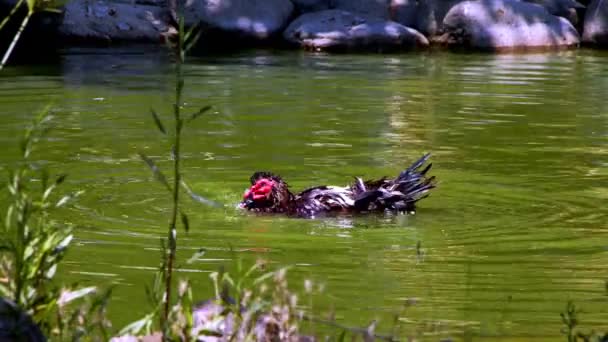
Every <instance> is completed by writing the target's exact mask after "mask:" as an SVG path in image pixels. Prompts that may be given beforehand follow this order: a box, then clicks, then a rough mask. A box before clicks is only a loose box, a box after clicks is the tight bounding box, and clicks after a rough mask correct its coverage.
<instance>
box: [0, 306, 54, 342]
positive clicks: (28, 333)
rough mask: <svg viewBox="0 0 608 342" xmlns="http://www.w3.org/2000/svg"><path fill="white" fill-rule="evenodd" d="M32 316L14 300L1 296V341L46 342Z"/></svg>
mask: <svg viewBox="0 0 608 342" xmlns="http://www.w3.org/2000/svg"><path fill="white" fill-rule="evenodd" d="M46 340H47V339H46V337H44V335H43V334H42V331H41V330H40V328H39V327H38V326H37V325H36V323H34V321H32V318H31V317H30V316H28V315H27V314H26V313H25V312H23V311H22V310H21V309H19V308H18V307H17V305H15V303H13V302H12V301H10V300H8V299H5V298H2V297H0V341H24V342H46Z"/></svg>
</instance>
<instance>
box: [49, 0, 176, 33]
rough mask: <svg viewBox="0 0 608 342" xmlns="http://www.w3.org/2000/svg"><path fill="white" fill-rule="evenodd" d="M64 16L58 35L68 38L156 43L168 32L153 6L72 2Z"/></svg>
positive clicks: (85, 0) (160, 13)
mask: <svg viewBox="0 0 608 342" xmlns="http://www.w3.org/2000/svg"><path fill="white" fill-rule="evenodd" d="M64 13H65V15H64V18H63V22H62V23H61V25H60V26H59V33H60V35H62V36H63V37H64V38H68V39H77V40H87V41H90V40H98V41H99V40H101V41H125V40H126V41H139V42H159V41H161V40H162V39H163V38H164V36H165V35H166V34H168V32H169V29H170V28H169V27H168V26H167V24H166V23H165V21H164V20H163V16H164V13H163V9H162V8H161V7H157V6H146V5H131V4H125V3H116V2H108V1H104V0H91V1H89V0H73V1H70V2H68V3H67V5H66V6H65V9H64Z"/></svg>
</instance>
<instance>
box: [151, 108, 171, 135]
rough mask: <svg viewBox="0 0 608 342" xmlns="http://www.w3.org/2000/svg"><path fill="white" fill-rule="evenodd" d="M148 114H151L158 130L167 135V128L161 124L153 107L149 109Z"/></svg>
mask: <svg viewBox="0 0 608 342" xmlns="http://www.w3.org/2000/svg"><path fill="white" fill-rule="evenodd" d="M150 114H152V118H153V119H154V123H155V124H156V127H158V130H159V131H160V132H161V133H162V134H164V135H167V130H166V129H165V126H164V125H163V123H162V121H160V117H159V116H158V113H156V111H155V110H154V109H150Z"/></svg>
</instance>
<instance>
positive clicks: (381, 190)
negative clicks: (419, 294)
mask: <svg viewBox="0 0 608 342" xmlns="http://www.w3.org/2000/svg"><path fill="white" fill-rule="evenodd" d="M430 156H431V154H430V153H427V154H424V155H423V156H422V157H421V158H420V159H418V160H417V161H416V162H414V163H413V164H411V166H409V167H408V168H407V169H405V170H403V171H402V172H400V173H399V174H398V175H397V176H396V177H394V178H387V177H382V178H379V179H375V180H366V181H364V180H363V179H362V178H360V177H354V181H353V182H352V183H351V184H349V185H347V186H333V185H320V186H314V187H311V188H308V189H305V190H303V191H301V192H299V193H293V192H291V190H290V189H289V185H288V184H287V182H286V181H284V180H283V178H281V176H279V175H276V174H274V173H272V172H268V171H258V172H255V173H254V174H253V175H252V176H251V177H250V178H249V181H250V183H251V186H250V187H249V188H247V189H246V190H245V192H244V194H243V199H242V201H241V202H240V203H239V205H238V206H239V207H240V208H241V209H245V210H247V211H251V212H256V213H266V214H282V215H286V216H290V217H298V218H317V217H322V216H327V215H330V214H340V213H347V214H356V213H372V212H394V213H414V212H415V211H416V203H417V202H418V201H419V200H421V199H423V198H426V197H428V195H429V192H430V191H431V190H432V189H433V188H435V187H436V185H437V182H436V179H435V176H427V173H428V172H429V170H430V169H431V167H432V165H433V164H432V163H428V164H427V162H428V160H429V158H430Z"/></svg>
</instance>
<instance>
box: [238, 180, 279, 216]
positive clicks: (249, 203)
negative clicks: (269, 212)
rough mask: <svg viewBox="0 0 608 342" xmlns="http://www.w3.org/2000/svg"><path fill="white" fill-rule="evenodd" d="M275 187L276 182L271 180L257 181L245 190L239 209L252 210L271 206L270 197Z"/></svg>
mask: <svg viewBox="0 0 608 342" xmlns="http://www.w3.org/2000/svg"><path fill="white" fill-rule="evenodd" d="M275 185H276V182H275V181H274V180H272V179H268V178H261V179H259V180H257V181H256V182H255V183H254V184H253V185H252V186H251V187H250V188H249V189H247V190H245V193H244V194H243V201H242V202H241V207H243V208H247V209H254V208H264V207H267V206H270V205H272V200H271V195H272V189H273V188H274V186H275Z"/></svg>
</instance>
